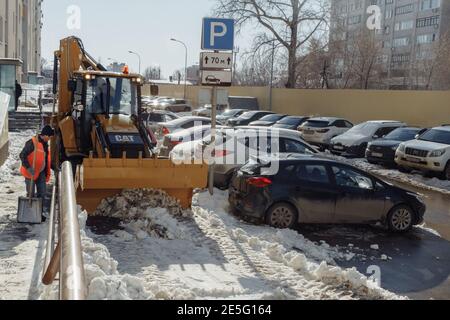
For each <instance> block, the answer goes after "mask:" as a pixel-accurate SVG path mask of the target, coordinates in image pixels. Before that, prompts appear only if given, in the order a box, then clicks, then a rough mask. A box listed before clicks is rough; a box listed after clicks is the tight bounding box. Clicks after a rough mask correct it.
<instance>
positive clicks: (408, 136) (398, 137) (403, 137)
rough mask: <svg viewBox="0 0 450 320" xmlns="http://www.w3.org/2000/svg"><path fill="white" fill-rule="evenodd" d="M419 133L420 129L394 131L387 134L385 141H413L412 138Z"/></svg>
mask: <svg viewBox="0 0 450 320" xmlns="http://www.w3.org/2000/svg"><path fill="white" fill-rule="evenodd" d="M419 132H420V129H403V128H400V129H396V130H394V131H392V132H391V133H390V134H388V135H387V136H386V137H385V139H387V140H395V141H409V140H414V137H415V136H416V135H417V134H418V133H419Z"/></svg>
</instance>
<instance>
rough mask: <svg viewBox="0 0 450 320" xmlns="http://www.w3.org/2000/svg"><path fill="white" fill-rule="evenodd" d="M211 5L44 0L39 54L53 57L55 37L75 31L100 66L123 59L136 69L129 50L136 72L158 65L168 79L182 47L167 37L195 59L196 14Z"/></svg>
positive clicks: (209, 1)
mask: <svg viewBox="0 0 450 320" xmlns="http://www.w3.org/2000/svg"><path fill="white" fill-rule="evenodd" d="M213 5H214V0H45V1H44V2H43V14H44V20H43V22H44V25H43V30H42V57H43V58H45V59H47V60H48V61H53V52H54V51H55V50H57V49H58V48H59V40H60V39H63V38H65V37H67V36H70V35H75V36H78V37H80V38H81V39H82V40H83V43H84V47H85V48H86V50H87V51H88V52H89V53H90V54H91V55H92V56H93V57H94V58H96V59H98V58H101V62H102V64H103V65H108V64H109V63H111V62H112V60H114V61H118V62H125V63H127V64H129V66H130V69H131V71H133V72H137V71H138V65H139V64H138V61H139V60H138V57H137V56H135V55H131V54H130V53H128V51H129V50H132V51H135V52H137V53H139V54H140V55H141V60H142V63H141V65H142V66H141V71H142V73H143V72H144V70H145V68H146V67H148V66H153V65H159V66H161V69H162V74H163V76H165V77H166V78H168V77H169V76H170V75H172V74H173V72H174V71H176V70H179V69H183V68H184V55H185V50H184V47H183V46H182V45H181V44H178V43H176V42H173V41H170V39H171V38H176V39H179V40H181V41H183V42H185V43H186V45H187V47H188V65H192V64H195V63H198V61H199V54H200V42H201V29H202V18H203V17H210V16H211V15H212V13H211V12H212V7H213ZM71 6H76V7H75V10H74V8H73V7H71ZM77 8H79V12H80V16H79V17H80V19H76V17H77V14H76V12H77V10H78V9H77ZM78 21H79V22H80V23H79V28H78ZM69 27H70V28H69ZM248 42H249V37H245V36H240V37H239V38H238V39H236V45H239V46H241V47H245V46H246V43H248ZM109 59H112V60H109Z"/></svg>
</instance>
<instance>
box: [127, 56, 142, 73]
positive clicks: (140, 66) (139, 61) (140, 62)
mask: <svg viewBox="0 0 450 320" xmlns="http://www.w3.org/2000/svg"><path fill="white" fill-rule="evenodd" d="M128 53H131V54H134V55H137V56H138V58H139V74H141V56H140V55H139V53H137V52H134V51H128Z"/></svg>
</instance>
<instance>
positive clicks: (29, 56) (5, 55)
mask: <svg viewBox="0 0 450 320" xmlns="http://www.w3.org/2000/svg"><path fill="white" fill-rule="evenodd" d="M42 2H43V0H1V1H0V59H13V60H20V62H21V67H19V68H18V70H17V75H18V78H19V79H20V80H21V81H22V82H30V83H35V82H36V81H37V79H36V78H37V76H38V75H40V72H41V70H40V68H41V30H42V9H41V5H42Z"/></svg>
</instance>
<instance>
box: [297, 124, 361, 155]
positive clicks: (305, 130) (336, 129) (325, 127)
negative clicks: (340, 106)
mask: <svg viewBox="0 0 450 320" xmlns="http://www.w3.org/2000/svg"><path fill="white" fill-rule="evenodd" d="M352 127H353V124H352V123H351V122H350V121H347V120H345V119H340V118H312V119H309V120H308V121H306V122H305V123H304V124H303V125H301V126H300V127H299V128H298V130H299V131H300V133H301V135H302V137H303V139H305V141H307V142H309V143H311V144H314V145H317V146H319V147H321V148H322V149H326V148H328V147H329V146H330V143H331V139H333V138H335V137H337V136H339V135H341V134H343V133H345V132H347V131H348V130H350V129H351V128H352Z"/></svg>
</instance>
